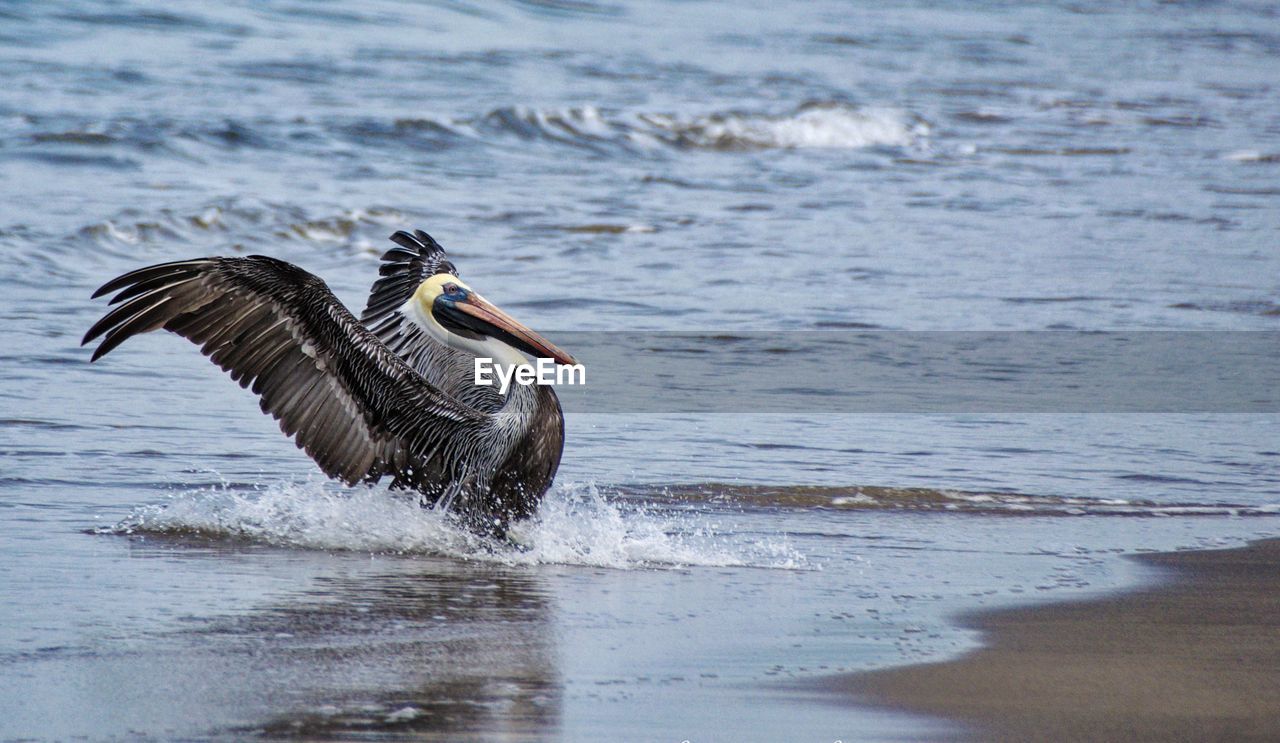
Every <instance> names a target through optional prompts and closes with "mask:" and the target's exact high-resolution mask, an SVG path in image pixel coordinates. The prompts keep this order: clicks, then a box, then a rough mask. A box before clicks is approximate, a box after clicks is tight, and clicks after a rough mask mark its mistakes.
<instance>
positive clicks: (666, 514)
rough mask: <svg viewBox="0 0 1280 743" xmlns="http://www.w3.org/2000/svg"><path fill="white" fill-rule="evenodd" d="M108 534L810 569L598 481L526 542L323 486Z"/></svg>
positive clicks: (576, 492) (194, 497)
mask: <svg viewBox="0 0 1280 743" xmlns="http://www.w3.org/2000/svg"><path fill="white" fill-rule="evenodd" d="M102 531H104V532H106V533H113V534H159V535H171V536H181V535H198V536H203V537H212V538H222V539H244V540H249V541H253V542H260V543H265V544H271V545H277V546H285V547H298V548H304V549H321V550H349V551H359V552H373V553H395V554H429V555H440V556H446V557H453V558H458V559H463V560H477V561H485V562H497V563H501V564H507V565H522V564H524V565H535V564H563V565H587V566H593V567H609V568H618V569H629V568H662V567H688V566H706V567H763V568H778V569H804V568H807V567H809V566H808V563H807V561H806V560H805V557H804V556H803V555H801V554H799V553H797V552H796V551H795V550H794V549H792V548H791V546H790V545H789V544H788V542H787V541H786V540H785V538H782V537H766V538H749V537H744V536H741V535H740V534H738V533H736V530H734V529H733V528H732V527H730V526H722V525H721V524H720V523H719V522H718V521H717V520H716V519H715V518H713V517H710V516H708V515H706V514H700V513H692V512H685V511H670V510H666V511H664V510H659V509H655V508H652V507H645V506H643V505H641V504H637V503H629V502H626V501H621V500H616V499H611V498H609V497H607V496H606V495H605V494H604V493H602V492H601V491H600V489H599V488H598V487H596V486H595V485H594V484H586V485H577V484H569V485H564V486H560V487H557V488H556V489H554V490H553V491H551V492H549V493H548V494H547V497H546V499H545V500H544V501H543V504H542V507H541V508H540V509H539V511H538V514H537V515H536V516H535V518H533V519H532V520H530V521H528V522H526V523H522V524H519V525H517V526H516V527H514V528H513V529H512V532H511V535H510V536H511V538H512V541H514V542H515V543H516V545H518V546H512V545H509V544H497V543H494V542H493V541H491V540H487V539H484V538H482V537H479V536H476V535H475V534H473V533H471V532H469V531H467V530H466V529H464V528H462V527H461V526H459V525H458V524H457V523H456V522H455V521H454V520H453V519H452V518H451V517H450V516H449V515H448V514H445V513H443V512H440V511H435V510H431V509H426V508H422V507H421V506H419V505H418V503H417V500H416V499H415V498H413V497H410V496H406V495H405V494H398V493H390V492H388V491H387V490H386V489H385V488H379V487H368V488H354V489H340V488H336V487H333V486H331V485H329V484H327V483H321V482H313V481H303V482H296V483H283V484H273V485H267V486H262V487H255V488H250V489H238V488H232V487H230V486H228V485H219V486H215V487H209V488H202V489H198V490H190V491H185V492H182V493H179V494H177V495H174V496H173V497H171V498H170V499H168V500H167V501H166V502H164V503H160V504H155V505H149V506H143V507H140V508H138V509H136V510H134V512H133V513H131V514H130V515H129V516H128V517H127V518H125V519H124V520H123V521H121V522H120V523H118V524H115V525H114V526H111V527H108V528H106V529H103V530H102Z"/></svg>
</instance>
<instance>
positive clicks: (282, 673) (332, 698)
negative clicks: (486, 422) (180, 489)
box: [3, 537, 563, 740]
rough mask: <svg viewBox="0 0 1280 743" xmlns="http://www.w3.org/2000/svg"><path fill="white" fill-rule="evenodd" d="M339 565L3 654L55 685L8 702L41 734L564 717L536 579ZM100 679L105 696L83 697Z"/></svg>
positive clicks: (19, 723)
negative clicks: (118, 627)
mask: <svg viewBox="0 0 1280 743" xmlns="http://www.w3.org/2000/svg"><path fill="white" fill-rule="evenodd" d="M129 555H130V559H131V560H132V561H142V562H144V563H152V565H151V566H150V567H144V569H145V570H147V571H149V572H151V573H152V574H153V575H155V576H157V577H158V580H160V581H161V582H163V581H164V580H165V576H166V575H167V574H169V571H170V569H169V568H167V567H165V566H164V563H166V562H173V561H174V560H175V558H176V559H178V560H179V561H181V562H186V561H189V560H190V559H191V558H192V557H193V556H197V555H198V556H199V557H198V558H197V559H200V560H219V561H226V562H231V563H240V564H241V565H244V564H246V562H247V563H249V564H260V563H262V562H263V561H271V560H273V559H278V558H279V554H278V553H277V552H275V551H268V550H263V549H262V548H256V547H253V546H250V545H245V546H239V547H237V546H235V545H233V544H228V543H226V542H216V541H215V542H210V541H208V540H203V539H192V538H157V537H150V538H148V539H146V540H143V541H138V540H137V539H136V538H135V539H134V540H131V546H130V547H129ZM327 562H329V563H330V564H329V565H328V566H327V567H322V569H321V570H320V571H319V572H318V574H315V575H313V576H311V577H308V578H304V579H302V580H297V579H289V578H286V579H285V585H286V586H287V590H285V591H283V592H280V593H278V595H277V592H276V591H272V592H270V595H268V596H264V597H262V598H261V599H260V600H258V601H255V602H253V605H252V606H248V607H245V608H243V609H242V610H239V611H230V612H228V611H227V609H228V607H226V606H223V607H222V608H221V610H215V611H214V612H213V613H212V614H208V615H202V616H192V615H185V614H183V613H181V612H182V611H183V609H182V608H181V607H180V606H172V607H171V608H172V610H176V611H177V612H179V614H178V615H177V616H175V617H173V618H174V619H176V622H175V623H174V625H172V626H171V627H168V628H155V629H153V630H152V631H149V632H146V633H143V634H141V635H133V636H129V637H110V636H108V637H105V638H102V639H100V640H98V641H96V642H94V643H92V644H91V645H90V646H79V647H78V646H71V647H64V648H57V647H47V648H39V649H37V650H36V652H35V653H32V654H30V655H26V656H9V657H7V658H5V659H4V661H3V662H4V664H5V665H7V666H8V667H9V669H10V672H11V673H14V674H16V675H18V676H20V677H22V678H24V679H25V683H26V684H34V685H35V686H34V688H38V689H40V690H41V698H40V699H39V700H37V701H36V703H35V704H33V705H30V706H28V707H26V708H24V709H21V710H17V709H10V710H9V712H10V716H9V717H8V719H9V722H8V724H9V725H13V726H14V727H12V728H7V729H12V730H22V729H28V730H34V729H36V728H33V727H30V726H31V725H33V724H35V720H37V719H39V715H40V714H41V713H42V712H47V711H49V710H50V709H51V708H53V709H56V714H55V715H54V717H53V718H51V719H53V720H56V722H53V723H49V722H47V721H46V723H44V724H42V725H40V729H41V730H42V731H43V733H44V734H48V735H52V736H55V737H69V736H76V735H84V734H90V735H93V736H98V735H107V736H111V735H121V734H124V733H125V732H126V731H130V730H156V731H159V730H165V731H169V734H176V735H179V736H182V737H185V736H190V735H196V734H211V735H213V736H214V737H224V736H226V737H231V738H236V737H241V736H243V735H250V734H253V735H257V734H265V735H287V736H322V737H330V736H335V737H345V736H347V735H356V734H359V735H365V734H381V733H387V734H391V733H395V734H409V733H412V734H413V735H414V736H415V737H425V738H427V739H438V740H457V739H460V737H465V736H468V735H472V734H474V735H476V736H477V737H487V735H489V734H493V733H496V732H502V733H511V734H515V735H520V736H526V737H527V736H528V735H532V734H534V733H537V732H540V731H547V730H554V729H556V728H557V727H558V726H559V715H560V705H561V700H560V697H561V693H562V688H563V682H562V680H561V679H560V676H559V671H558V669H557V667H556V657H557V650H556V647H555V643H556V638H555V633H554V631H553V630H552V627H553V626H554V623H555V618H554V611H555V607H554V603H553V601H552V599H551V598H550V596H549V595H548V593H547V590H546V587H545V586H544V585H542V583H541V582H540V580H539V579H538V576H537V575H535V574H532V573H528V572H523V571H521V570H519V569H504V568H501V567H496V566H487V567H486V566H480V565H467V564H463V563H458V562H456V561H451V560H443V559H416V560H413V561H406V560H395V559H383V560H373V561H370V560H369V559H368V558H365V560H364V562H365V563H366V564H364V565H361V564H359V563H358V561H337V562H334V561H327ZM264 567H265V566H264ZM243 580H248V581H252V580H254V579H253V577H252V575H251V574H247V575H245V576H244V577H243ZM86 683H87V684H89V686H90V688H92V689H94V692H93V694H94V696H95V698H97V699H98V700H99V702H98V703H95V704H88V705H86V704H82V703H80V700H81V699H82V695H83V694H84V693H85V688H86V687H85V684H86ZM104 704H106V705H107V706H103V705H104ZM6 706H7V705H6ZM481 733H485V735H480V734H481Z"/></svg>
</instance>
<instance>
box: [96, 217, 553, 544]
mask: <svg viewBox="0 0 1280 743" xmlns="http://www.w3.org/2000/svg"><path fill="white" fill-rule="evenodd" d="M391 240H392V241H393V242H394V243H395V244H396V246H395V247H394V248H391V249H390V250H388V251H387V252H386V253H385V254H384V255H383V256H382V261H381V264H380V266H379V271H378V273H379V277H378V279H377V280H376V281H375V282H374V284H373V287H372V289H371V291H370V293H369V298H368V301H367V303H366V306H365V309H364V311H363V312H362V314H361V316H360V319H359V320H357V319H356V317H355V316H354V315H353V314H352V313H351V311H350V310H348V309H347V308H346V306H344V305H343V304H342V302H341V301H339V300H338V298H337V297H336V296H334V294H333V292H332V291H331V290H330V289H329V287H328V286H327V285H326V284H325V282H324V281H323V280H322V279H320V278H319V277H318V276H316V275H314V274H312V273H309V272H307V271H305V270H303V269H302V268H299V267H298V266H296V265H294V264H292V263H288V262H286V261H283V260H279V259H277V258H272V257H269V256H264V255H249V256H232V257H208V258H195V259H191V260H181V261H173V262H169V263H160V264H157V265H152V266H146V267H143V268H139V269H137V270H134V271H130V272H128V273H125V274H123V275H121V276H118V277H116V278H114V279H112V280H110V281H108V282H107V283H105V284H103V285H102V286H101V287H100V288H99V289H98V290H97V291H96V292H94V294H93V298H94V299H97V298H100V297H102V296H104V295H106V294H110V293H112V292H115V296H114V297H112V298H111V300H110V302H109V304H110V305H112V306H114V309H111V310H110V311H109V312H107V313H106V314H105V315H104V316H103V317H102V319H100V320H99V321H98V322H97V323H95V324H94V325H93V326H92V327H91V328H89V330H88V332H87V333H85V336H84V339H83V340H82V341H81V345H82V346H83V345H86V344H88V343H91V342H93V341H94V340H97V339H98V338H101V339H102V340H101V342H100V343H99V345H98V346H97V348H96V349H95V350H94V352H93V356H92V358H91V359H90V361H97V360H98V359H100V358H102V357H103V356H104V355H106V354H107V353H109V352H110V351H112V350H113V349H115V348H116V347H117V346H119V345H120V344H121V343H123V342H124V341H125V340H128V339H129V338H131V337H133V336H135V335H138V334H141V333H146V332H149V331H153V330H158V329H164V330H167V331H169V332H171V333H175V334H177V335H180V336H182V337H184V338H186V339H188V340H190V341H192V342H193V343H195V344H197V345H199V346H200V350H201V352H202V353H203V354H204V355H205V356H208V357H209V358H210V359H211V360H212V361H213V362H214V363H215V364H217V365H218V366H220V367H221V368H222V369H223V370H224V371H226V372H229V373H230V375H231V378H232V379H233V380H235V381H236V382H238V383H239V384H240V386H241V387H244V388H247V389H252V391H253V392H254V394H256V395H258V397H259V406H260V407H261V409H262V412H264V413H266V414H268V415H270V416H272V417H273V418H275V419H276V420H277V421H278V422H279V424H280V429H281V430H282V431H283V432H284V433H285V435H286V436H289V437H292V438H293V440H294V442H295V444H296V445H297V446H298V448H300V449H303V450H304V451H305V452H306V453H307V454H308V455H309V456H310V457H311V458H312V459H313V460H315V462H316V464H317V465H319V467H320V469H321V470H322V471H323V472H324V473H325V474H326V475H328V476H329V477H331V478H334V479H337V480H340V481H342V482H344V483H346V484H347V485H357V484H359V483H374V482H377V481H379V480H381V479H382V478H383V477H386V476H389V477H390V478H391V488H392V489H398V490H413V491H416V492H417V493H418V494H419V496H420V501H421V502H422V504H423V505H424V506H426V507H432V508H438V509H440V510H443V511H446V512H447V513H449V514H450V515H451V517H452V518H456V519H459V520H460V521H461V523H462V524H463V525H464V526H465V527H467V528H469V529H470V530H472V531H474V532H476V533H478V534H481V535H483V536H488V537H493V538H497V539H508V535H507V531H508V529H509V528H510V526H511V525H512V524H513V523H515V522H517V521H520V520H524V519H527V518H529V517H530V516H532V515H533V514H534V513H535V512H536V510H537V508H538V505H539V503H540V502H541V500H542V497H543V495H544V494H545V493H546V491H547V490H548V489H549V488H550V486H551V484H552V481H553V479H554V478H555V474H556V470H557V469H558V468H559V466H560V458H561V454H562V453H563V449H564V415H563V412H562V410H561V408H560V402H559V399H558V398H557V396H556V393H555V391H554V390H553V389H552V387H551V386H550V385H544V384H511V385H510V386H509V388H508V389H507V390H506V391H505V392H504V391H501V390H500V388H499V387H497V386H491V385H484V384H476V375H475V368H476V366H475V360H476V359H477V358H489V359H492V360H493V361H494V362H496V363H500V364H522V363H528V361H527V359H526V358H525V356H524V354H529V355H530V356H532V357H536V358H538V359H543V358H548V359H551V360H553V362H554V363H557V364H567V365H570V366H575V365H577V361H576V360H575V359H574V358H573V357H572V356H570V355H569V354H567V353H565V352H564V351H562V350H560V349H559V348H557V347H556V346H554V345H553V344H552V343H551V342H550V341H548V340H546V339H545V338H543V337H542V336H540V335H538V334H537V333H535V332H533V331H532V330H530V329H529V328H527V327H525V326H524V325H522V324H520V323H519V322H517V321H516V320H515V319H513V318H512V317H510V316H509V315H507V314H506V313H505V312H503V311H502V310H499V309H498V308H497V307H495V306H494V305H493V304H491V303H489V302H488V301H487V300H486V299H484V297H482V296H481V295H480V294H479V293H477V292H476V291H475V290H474V289H472V288H471V287H470V286H469V285H467V284H466V283H464V282H463V281H462V279H460V278H458V271H457V268H456V267H455V266H454V264H453V263H452V262H451V261H450V260H449V259H448V257H447V256H446V254H445V250H444V248H443V247H442V246H441V245H440V244H439V243H438V242H436V240H435V239H433V238H432V237H431V236H430V235H428V234H427V233H426V232H423V231H422V230H414V232H413V233H412V234H410V233H409V232H406V231H403V230H402V231H398V232H396V233H395V234H393V235H392V236H391Z"/></svg>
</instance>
